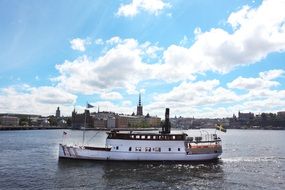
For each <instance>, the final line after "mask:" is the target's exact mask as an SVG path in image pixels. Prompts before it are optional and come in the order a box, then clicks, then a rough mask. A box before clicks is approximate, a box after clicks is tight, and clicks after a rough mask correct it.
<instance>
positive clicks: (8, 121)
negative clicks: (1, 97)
mask: <svg viewBox="0 0 285 190" xmlns="http://www.w3.org/2000/svg"><path fill="white" fill-rule="evenodd" d="M0 124H1V125H4V126H17V125H19V118H18V117H15V116H9V115H4V116H0Z"/></svg>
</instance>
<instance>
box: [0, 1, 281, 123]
mask: <svg viewBox="0 0 285 190" xmlns="http://www.w3.org/2000/svg"><path fill="white" fill-rule="evenodd" d="M284 10H285V1H284V0H264V1H259V0H251V1H247V0H231V1H228V0H217V1H213V0H187V1H185V0H118V1H100V0H89V1H72V0H61V1H54V0H25V1H22V0H0V113H25V114H41V115H44V116H48V115H54V114H55V111H56V108H57V107H58V106H59V107H60V110H61V113H62V114H63V115H65V116H68V115H71V112H72V110H73V109H74V108H75V109H76V110H77V111H78V112H82V111H83V109H84V108H85V106H86V103H87V102H88V103H90V104H92V105H94V106H95V107H94V108H93V109H91V111H97V110H98V108H99V109H100V111H114V112H116V113H124V114H131V113H133V112H136V106H137V104H138V96H139V93H141V96H142V104H143V107H144V114H147V113H149V114H150V115H153V116H156V115H157V116H160V117H163V115H164V111H165V108H167V107H168V108H170V114H171V116H172V117H174V116H177V117H178V116H182V117H196V118H205V117H209V118H218V117H220V118H221V117H231V116H232V115H233V114H236V115H237V113H238V112H239V111H240V112H253V113H255V114H260V113H262V112H273V113H276V112H278V111H285V65H284V62H285V52H284V51H285V12H284Z"/></svg>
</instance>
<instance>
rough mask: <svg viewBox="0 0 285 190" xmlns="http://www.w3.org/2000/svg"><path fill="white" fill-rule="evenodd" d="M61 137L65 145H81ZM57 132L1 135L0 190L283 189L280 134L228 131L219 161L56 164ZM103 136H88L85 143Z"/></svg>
mask: <svg viewBox="0 0 285 190" xmlns="http://www.w3.org/2000/svg"><path fill="white" fill-rule="evenodd" d="M67 132H68V136H69V138H68V139H64V141H65V142H68V143H73V144H80V143H82V138H81V137H82V136H81V135H82V132H80V131H67ZM62 133H63V130H39V131H1V132H0V140H1V141H0V189H10V188H11V189H12V188H13V189H21V188H22V189H67V188H71V189H72V188H74V189H218V188H222V189H285V148H284V139H285V131H261V130H260V131H259V130H228V132H227V133H225V134H221V135H222V140H223V148H224V152H223V155H222V158H221V159H220V160H219V161H216V162H207V163H162V162H154V163H153V162H143V163H139V162H131V163H128V162H103V161H97V162H96V161H93V162H92V161H76V160H75V161H71V160H58V153H57V151H58V143H60V142H62V140H63V139H62ZM94 136H95V137H94ZM92 137H94V138H92ZM105 137H106V136H105V134H104V133H102V132H99V133H97V132H94V131H88V132H87V138H86V141H87V142H88V141H89V140H90V141H89V144H96V145H104V138H105Z"/></svg>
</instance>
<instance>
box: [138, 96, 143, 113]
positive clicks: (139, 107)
mask: <svg viewBox="0 0 285 190" xmlns="http://www.w3.org/2000/svg"><path fill="white" fill-rule="evenodd" d="M137 115H140V116H142V115H143V107H142V101H141V93H140V94H139V104H138V106H137Z"/></svg>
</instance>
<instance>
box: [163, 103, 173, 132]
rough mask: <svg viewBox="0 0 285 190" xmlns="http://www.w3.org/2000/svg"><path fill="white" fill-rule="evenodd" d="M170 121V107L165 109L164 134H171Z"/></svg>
mask: <svg viewBox="0 0 285 190" xmlns="http://www.w3.org/2000/svg"><path fill="white" fill-rule="evenodd" d="M170 128H171V125H170V121H169V108H166V109H165V121H164V124H163V126H162V133H164V134H169V133H170Z"/></svg>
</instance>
